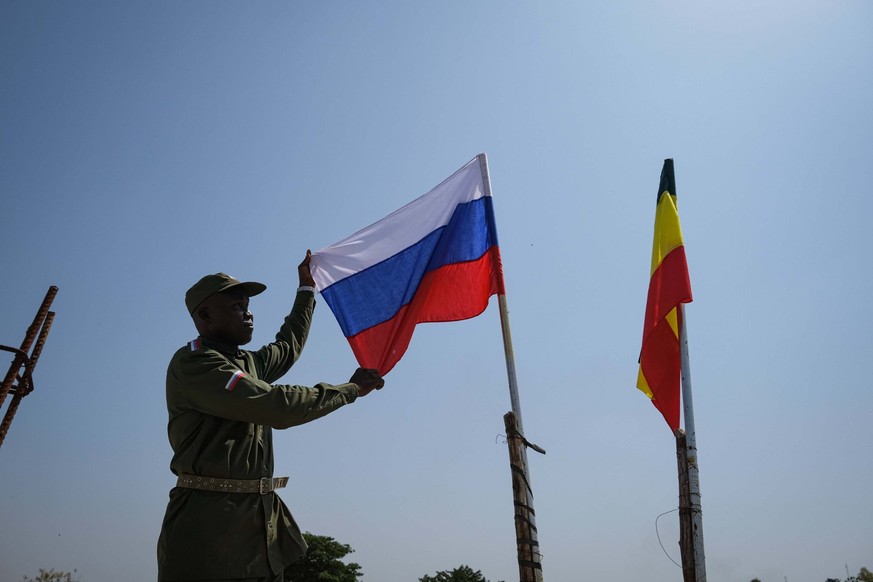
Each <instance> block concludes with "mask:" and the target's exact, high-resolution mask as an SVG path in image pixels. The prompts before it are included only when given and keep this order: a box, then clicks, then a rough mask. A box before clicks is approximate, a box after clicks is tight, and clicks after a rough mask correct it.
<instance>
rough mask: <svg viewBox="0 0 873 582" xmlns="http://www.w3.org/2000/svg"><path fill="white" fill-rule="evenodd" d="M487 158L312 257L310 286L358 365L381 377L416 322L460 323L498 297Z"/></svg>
mask: <svg viewBox="0 0 873 582" xmlns="http://www.w3.org/2000/svg"><path fill="white" fill-rule="evenodd" d="M487 176H488V170H487V160H486V158H485V154H479V155H478V156H477V157H476V158H474V159H473V160H471V161H470V162H468V163H467V164H466V165H464V166H463V167H462V168H461V169H459V170H458V171H457V172H455V173H454V174H452V176H450V177H449V178H448V179H446V180H445V181H443V182H442V183H441V184H440V185H439V186H437V187H436V188H434V189H433V190H431V191H430V192H428V193H427V194H425V195H424V196H422V197H420V198H418V199H416V200H414V201H412V202H410V203H409V204H407V205H406V206H404V207H403V208H401V209H399V210H397V211H395V212H393V213H392V214H390V215H388V216H386V217H385V218H383V219H382V220H380V221H378V222H376V223H374V224H372V225H370V226H368V227H366V228H364V229H362V230H359V231H358V232H356V233H355V234H353V235H351V236H349V237H347V238H345V239H343V240H341V241H339V242H337V243H335V244H332V245H330V246H328V247H326V248H324V249H321V250H320V251H317V252H315V253H313V254H312V261H311V263H310V267H311V270H312V276H313V278H314V279H315V283H316V285H317V286H318V288H319V290H320V291H321V295H322V297H324V300H325V301H326V302H327V304H328V306H329V307H330V309H331V311H333V313H334V315H335V316H336V318H337V321H338V322H339V324H340V328H341V329H342V331H343V334H344V335H345V336H346V338H347V339H348V340H349V343H350V344H351V346H352V351H353V352H354V354H355V357H356V358H357V360H358V363H359V364H360V365H361V366H362V367H364V368H375V369H377V370H379V372H380V374H382V375H385V374H387V373H388V372H389V371H390V370H391V369H392V368H393V367H394V365H395V364H396V363H397V362H398V361H399V360H400V358H401V357H402V356H403V354H404V352H406V348H407V346H408V345H409V341H410V340H411V339H412V333H413V331H414V329H415V326H416V324H419V323H425V322H438V321H458V320H461V319H469V318H471V317H475V316H477V315H479V314H480V313H482V312H483V311H484V310H485V308H486V307H488V299H489V298H490V297H491V296H492V295H494V294H500V295H503V294H505V290H504V285H503V269H502V267H501V263H500V249H499V247H498V244H497V228H496V226H495V222H494V208H493V205H492V201H491V200H492V199H491V193H490V187H489V184H488V178H487Z"/></svg>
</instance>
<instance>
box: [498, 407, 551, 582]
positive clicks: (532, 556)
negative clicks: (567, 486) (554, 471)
mask: <svg viewBox="0 0 873 582" xmlns="http://www.w3.org/2000/svg"><path fill="white" fill-rule="evenodd" d="M503 424H504V426H505V427H506V443H507V446H508V447H509V468H510V469H511V473H512V499H513V502H514V505H515V538H516V542H517V546H518V576H519V580H520V582H542V580H543V566H542V563H541V561H540V558H541V556H540V544H539V540H538V538H537V526H536V522H535V513H534V508H533V491H532V490H531V487H530V482H529V481H528V480H527V467H526V465H527V458H526V455H525V454H524V450H525V447H526V442H525V439H524V437H523V436H522V434H521V432H519V430H518V419H517V418H516V416H515V413H513V412H507V413H506V414H505V415H503Z"/></svg>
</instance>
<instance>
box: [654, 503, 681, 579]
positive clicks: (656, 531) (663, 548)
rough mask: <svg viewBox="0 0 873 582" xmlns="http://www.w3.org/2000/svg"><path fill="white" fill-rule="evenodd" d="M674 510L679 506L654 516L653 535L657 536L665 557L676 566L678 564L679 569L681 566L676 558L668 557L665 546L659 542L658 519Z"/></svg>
mask: <svg viewBox="0 0 873 582" xmlns="http://www.w3.org/2000/svg"><path fill="white" fill-rule="evenodd" d="M674 511H679V508H678V507H677V508H676V509H671V510H670V511H665V512H664V513H662V514H661V515H659V516H658V517H656V518H655V535H656V536H658V543H659V544H661V549H662V550H664V555H665V556H667V558H668V559H669V560H670V561H671V562H673V563H674V564H676V565H677V566H679V568H680V569H681V568H682V566H681V565H680V564H678V563H677V562H676V560H674V559H673V558H671V557H670V554H668V553H667V548H665V547H664V544H663V543H661V534H660V533H659V532H658V520H659V519H661V518H662V517H664V516H665V515H667V514H668V513H673V512H674Z"/></svg>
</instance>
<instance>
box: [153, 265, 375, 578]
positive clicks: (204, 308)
mask: <svg viewBox="0 0 873 582" xmlns="http://www.w3.org/2000/svg"><path fill="white" fill-rule="evenodd" d="M309 260H310V253H309V251H307V253H306V258H305V259H304V260H303V262H302V263H301V264H300V265H299V266H298V268H297V271H298V276H299V278H300V286H299V288H298V289H297V297H296V298H295V300H294V307H293V308H292V309H291V313H290V314H289V315H288V316H287V317H286V318H285V322H284V324H283V325H282V327H281V329H280V330H279V333H277V334H276V341H275V342H273V343H270V344H268V345H266V346H264V347H262V348H260V349H259V350H257V351H248V350H241V349H240V348H239V346H241V345H244V344H247V343H248V342H250V341H251V339H252V331H253V329H254V325H253V319H252V314H251V312H250V311H249V297H252V296H254V295H257V294H258V293H261V292H262V291H264V290H265V289H266V286H265V285H263V284H261V283H254V282H246V283H243V282H240V281H237V280H236V279H234V278H233V277H230V276H228V275H225V274H223V273H218V274H215V275H207V276H205V277H203V278H202V279H201V280H200V281H198V282H197V283H196V284H195V285H194V286H193V287H191V288H190V289H189V290H188V292H187V294H186V295H185V304H186V306H187V308H188V311H189V313H190V314H191V317H192V318H193V320H194V325H195V326H196V327H197V331H198V333H199V337H198V338H197V339H195V340H194V341H192V342H190V343H189V344H188V345H187V346H185V347H183V348H181V349H180V350H178V351H177V352H176V354H175V355H174V356H173V359H172V360H171V361H170V365H169V368H168V370H167V409H168V412H169V424H168V427H167V432H168V433H169V438H170V444H171V446H172V447H173V460H172V462H171V463H170V469H171V470H172V471H173V473H174V474H176V475H177V476H178V481H177V483H176V487H174V488H173V489H172V490H171V491H170V501H169V503H168V505H167V512H166V514H165V516H164V522H163V526H162V528H161V535H160V539H159V540H158V580H159V582H170V581H188V580H192V581H193V580H200V581H204V580H211V581H222V582H223V581H229V580H245V581H258V582H288V581H289V578H288V577H287V576H285V574H284V571H285V569H286V568H287V567H288V566H289V565H290V564H291V563H292V562H293V561H294V560H296V559H298V558H299V557H300V556H302V555H303V554H304V553H305V552H306V542H304V540H303V537H302V535H301V533H300V528H298V527H297V523H296V522H295V521H294V518H293V517H292V516H291V512H290V511H289V510H288V508H287V507H286V506H285V504H284V503H283V502H282V500H281V499H280V498H279V496H278V495H276V493H275V489H277V488H280V487H284V486H285V483H286V482H287V478H286V477H278V478H274V477H273V434H272V429H274V428H277V429H284V428H288V427H291V426H295V425H298V424H303V423H306V422H310V421H312V420H315V419H317V418H321V417H322V416H325V415H326V414H329V413H331V412H333V411H334V410H336V409H338V408H340V407H341V406H344V405H346V404H349V403H351V402H354V401H355V399H356V398H358V397H359V396H364V395H366V394H368V393H369V392H370V391H372V390H374V389H379V388H381V387H382V386H383V384H384V381H383V380H382V378H381V377H380V376H379V374H378V372H377V371H376V370H369V369H364V368H358V369H357V370H356V371H355V373H354V374H353V375H352V377H351V379H350V380H349V382H348V383H346V384H338V385H330V384H324V383H322V384H317V385H316V386H315V387H312V388H309V387H306V386H290V385H281V384H274V382H276V381H277V380H279V378H281V377H282V376H283V375H284V374H285V373H286V372H287V371H288V370H289V368H291V366H292V365H293V364H294V362H296V361H297V358H298V357H300V352H301V351H302V350H303V345H304V344H305V343H306V336H307V334H308V333H309V326H310V323H311V321H312V313H313V310H314V308H315V283H314V281H313V279H312V274H311V273H310V271H309Z"/></svg>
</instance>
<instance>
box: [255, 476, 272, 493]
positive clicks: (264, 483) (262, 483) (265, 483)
mask: <svg viewBox="0 0 873 582" xmlns="http://www.w3.org/2000/svg"><path fill="white" fill-rule="evenodd" d="M272 490H273V478H272V477H261V478H260V480H259V481H258V493H260V494H261V495H266V494H267V493H269V492H270V491H272Z"/></svg>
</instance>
